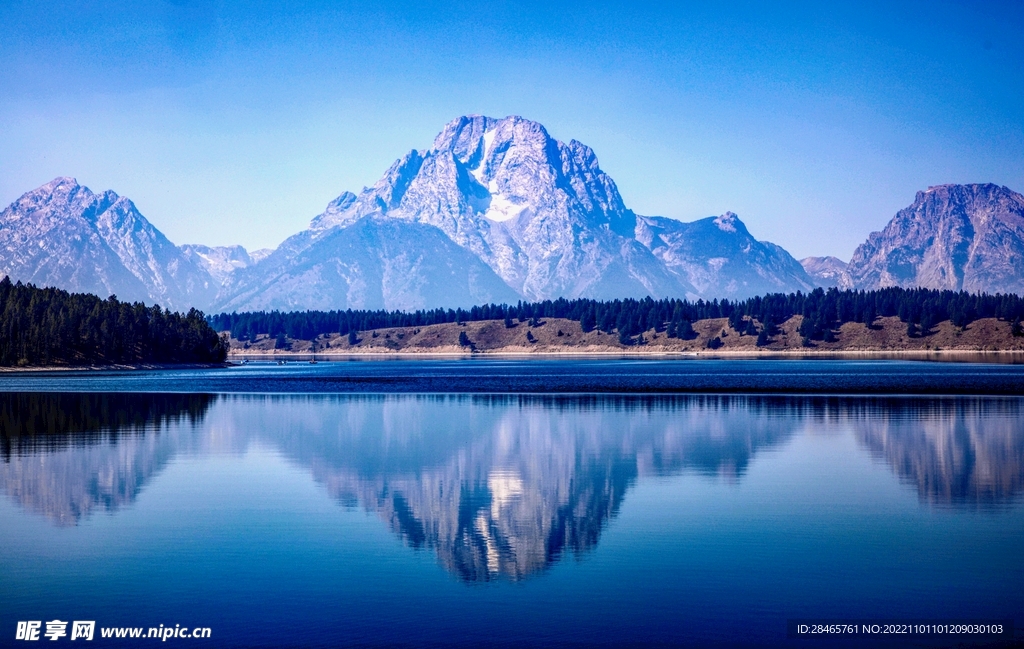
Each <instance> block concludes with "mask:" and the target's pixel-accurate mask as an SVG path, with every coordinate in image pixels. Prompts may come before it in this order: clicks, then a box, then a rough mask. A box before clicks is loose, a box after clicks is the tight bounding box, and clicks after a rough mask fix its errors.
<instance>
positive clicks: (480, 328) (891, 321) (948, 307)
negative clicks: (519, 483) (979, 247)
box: [209, 288, 1024, 354]
mask: <svg viewBox="0 0 1024 649" xmlns="http://www.w3.org/2000/svg"><path fill="white" fill-rule="evenodd" d="M1022 316H1024V300H1022V299H1021V298H1020V297H1019V296H1017V295H1015V294H997V295H988V294H984V293H967V292H964V291H959V292H955V291H938V290H928V289H903V288H886V289H879V290H874V291H854V290H845V291H841V290H838V289H830V290H828V291H825V290H823V289H816V290H814V291H811V292H809V293H800V292H797V293H790V294H781V293H776V294H770V295H765V296H761V297H753V298H749V299H746V300H740V301H729V300H711V301H705V300H697V301H694V302H691V301H688V300H679V299H661V300H654V299H651V298H644V299H640V300H636V299H625V300H613V301H598V300H591V299H574V300H566V299H558V300H546V301H543V302H519V303H517V304H515V305H508V304H489V305H482V306H477V307H473V308H471V309H454V310H452V309H447V310H446V309H432V310H420V311H414V312H404V311H368V310H346V311H296V312H279V311H270V312H266V311H260V312H247V313H230V314H219V315H215V316H211V317H210V318H209V321H210V324H211V325H212V326H213V327H214V328H215V329H216V330H218V331H222V332H225V334H226V335H229V336H230V343H231V352H232V353H239V354H244V353H276V352H288V351H292V352H306V353H308V352H327V351H330V352H345V351H353V352H355V351H359V352H387V351H439V352H450V351H509V352H518V351H541V350H544V351H612V350H622V349H633V350H635V351H641V349H643V350H645V351H666V352H671V351H695V350H698V349H710V350H713V351H714V350H718V349H723V350H724V351H728V350H730V349H736V350H740V351H742V350H747V349H748V348H749V350H762V351H772V350H776V351H778V350H792V349H799V350H811V349H820V350H823V351H860V350H864V351H876V350H891V351H900V350H937V349H938V350H941V349H946V350H957V349H960V350H988V351H1002V350H1024V327H1022V325H1021V318H1022ZM548 323H551V325H552V326H550V327H548V328H545V325H546V324H548ZM548 329H550V331H548ZM549 333H550V334H551V335H548V334H549ZM378 339H379V340H378Z"/></svg>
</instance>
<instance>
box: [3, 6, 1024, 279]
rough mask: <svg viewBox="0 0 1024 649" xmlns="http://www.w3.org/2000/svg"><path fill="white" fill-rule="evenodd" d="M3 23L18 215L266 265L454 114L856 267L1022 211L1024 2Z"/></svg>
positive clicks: (365, 11) (6, 164) (346, 12)
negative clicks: (979, 195)
mask: <svg viewBox="0 0 1024 649" xmlns="http://www.w3.org/2000/svg"><path fill="white" fill-rule="evenodd" d="M828 4H830V3H806V4H802V3H793V4H780V3H764V2H752V3H743V2H735V1H734V2H723V3H712V2H701V3H693V4H689V3H679V2H674V3H664V4H659V3H650V2H648V3H622V4H601V3H571V4H567V3H558V2H553V1H550V0H549V1H547V2H537V3H529V2H515V3H513V2H486V3H466V2H461V3H439V2H430V1H420V2H415V3H398V2H387V1H376V2H350V3H314V2H310V3H280V2H267V3H258V2H256V3H244V4H243V3H238V4H235V3H230V2H198V1H191V0H177V1H175V2H161V1H159V0H157V1H155V2H139V3H132V2H118V3H104V2H89V3H69V4H62V3H59V2H57V3H52V4H44V3H35V2H21V1H17V0H14V1H11V0H4V1H3V2H0V24H2V25H4V28H3V30H2V31H0V169H2V173H0V202H2V203H3V204H5V205H6V204H7V203H9V202H11V201H13V200H14V199H16V198H17V197H18V196H19V195H21V194H22V193H23V192H25V191H28V190H30V189H32V188H34V187H36V186H38V185H40V184H42V183H44V182H46V181H48V180H50V179H51V178H53V177H55V176H58V175H68V176H75V177H76V178H78V180H79V182H81V183H83V184H85V185H88V186H89V187H91V188H92V189H93V190H94V191H98V190H102V189H108V188H109V189H114V190H115V191H117V192H118V193H119V194H122V195H125V196H128V197H130V198H131V199H132V200H134V201H135V203H136V204H137V205H138V207H139V209H140V210H141V211H142V213H143V214H145V215H146V216H147V218H149V219H150V220H151V221H152V222H153V223H154V224H155V225H156V226H157V227H159V228H160V229H161V230H162V231H163V232H164V233H165V234H167V236H168V237H169V238H170V239H171V240H172V241H174V242H175V243H194V242H199V243H207V244H211V245H224V244H230V243H241V244H243V245H245V246H246V247H248V248H250V249H252V248H259V247H272V246H275V245H277V244H278V243H279V242H280V241H281V240H282V239H284V238H285V237H286V236H288V235H290V234H293V233H294V232H296V231H298V230H300V229H302V228H304V227H306V225H307V224H308V222H309V220H310V218H312V217H313V216H314V215H316V214H318V213H319V212H320V211H322V210H323V207H324V206H325V205H326V203H327V202H328V201H329V200H331V199H332V198H334V197H335V196H337V195H338V194H340V193H341V192H342V191H344V190H353V191H358V190H359V189H360V188H361V187H363V186H365V185H371V184H373V183H374V182H375V181H376V180H377V179H378V178H379V177H380V176H381V175H382V174H383V172H384V171H385V170H386V169H387V167H388V166H389V165H390V164H391V163H392V162H393V161H394V160H395V159H396V158H398V157H399V156H401V155H402V154H403V153H405V152H406V151H408V150H409V149H413V148H427V147H429V145H430V143H431V141H432V140H433V137H434V135H435V134H436V133H437V132H438V131H439V130H440V129H441V127H442V126H443V125H444V124H445V123H446V122H447V121H449V120H451V119H452V118H454V117H457V116H459V115H463V114H470V113H481V114H486V115H492V116H497V117H501V116H505V115H510V114H518V115H522V116H524V117H527V118H530V119H534V120H536V121H539V122H541V123H542V124H544V125H545V126H546V127H547V128H548V130H549V132H550V133H551V134H552V135H553V136H554V137H557V138H559V139H562V140H569V139H571V138H575V139H578V140H580V141H582V142H585V143H587V144H589V145H590V146H592V147H593V148H594V150H595V151H596V152H597V155H598V158H599V160H600V162H601V166H602V167H603V168H604V170H605V171H607V172H608V173H609V174H610V175H611V176H612V178H614V179H615V180H616V182H617V183H618V185H619V189H620V191H621V193H622V195H623V197H624V198H625V200H626V204H627V205H628V206H630V207H631V208H633V209H634V210H636V211H637V212H639V213H641V214H651V215H664V216H671V217H675V218H680V219H683V220H692V219H696V218H701V217H704V216H709V215H713V214H720V213H722V212H724V211H726V210H732V211H734V212H736V213H738V214H739V215H740V217H741V218H742V219H743V220H744V221H745V222H746V223H747V225H748V227H749V228H750V230H751V231H752V232H753V233H754V235H755V236H757V237H758V238H761V239H768V240H771V241H775V242H776V243H779V244H781V245H783V246H784V247H786V248H787V249H788V250H790V252H792V253H793V254H794V255H795V256H797V257H798V258H799V257H803V256H806V255H811V254H834V255H837V256H839V257H842V258H844V259H848V258H849V256H850V254H851V253H852V252H853V249H854V248H855V247H856V245H857V244H858V243H860V242H861V241H863V240H864V239H865V238H866V236H867V234H868V233H869V232H870V231H871V230H877V229H879V228H881V227H882V226H884V224H885V223H886V222H887V221H888V220H889V218H891V217H892V215H893V214H894V213H895V212H896V211H897V210H898V209H900V208H901V207H904V206H906V205H908V204H909V203H910V202H911V201H912V200H913V198H914V194H915V192H916V191H918V190H920V189H924V188H926V187H927V186H929V185H934V184H940V183H947V182H995V183H999V184H1003V185H1007V186H1009V187H1011V188H1013V189H1015V190H1017V191H1024V38H1022V37H1021V34H1022V33H1024V3H1022V2H1019V1H1017V2H1009V3H1005V4H1000V3H997V2H986V3H981V2H978V3H945V2H927V3H899V2H892V1H889V2H882V3H877V4H872V3H868V2H857V3H850V4H848V5H845V6H839V5H837V6H826V5H828Z"/></svg>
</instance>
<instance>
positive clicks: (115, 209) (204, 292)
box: [0, 178, 217, 310]
mask: <svg viewBox="0 0 1024 649" xmlns="http://www.w3.org/2000/svg"><path fill="white" fill-rule="evenodd" d="M0 275H8V276H9V277H10V278H11V279H12V280H14V281H18V280H20V281H24V282H32V283H34V284H36V285H39V286H55V287H58V288H63V289H66V290H70V291H77V292H88V293H95V294H97V295H100V296H103V297H106V296H109V295H111V294H116V295H117V296H118V297H119V298H120V299H122V300H128V301H142V302H146V303H149V304H153V303H158V304H160V305H161V306H164V307H167V308H172V309H179V310H180V309H188V308H189V307H191V306H198V307H200V308H203V307H206V306H208V305H209V304H210V303H211V302H212V300H213V297H214V296H215V295H216V292H217V283H216V282H215V281H214V280H213V278H211V277H210V275H209V274H208V273H207V272H206V271H205V270H203V268H201V267H199V266H197V265H196V264H195V263H193V262H192V261H191V260H189V259H188V258H186V257H185V256H184V255H183V254H182V252H181V251H180V250H179V249H178V248H177V247H176V246H175V245H174V244H172V243H171V242H170V241H168V240H167V237H165V236H164V235H163V234H162V233H161V232H160V231H159V230H157V229H156V228H154V227H153V226H152V225H151V224H150V222H149V221H147V220H146V218H145V217H144V216H142V214H140V213H139V211H138V210H137V209H136V208H135V205H134V204H133V203H132V202H131V201H130V200H128V199H127V198H124V197H123V196H118V195H117V194H115V193H114V192H112V191H106V192H103V193H102V194H94V193H92V192H91V191H89V189H88V188H87V187H83V186H81V185H79V184H78V183H77V182H76V181H75V179H74V178H55V179H54V180H52V181H50V182H48V183H47V184H45V185H43V186H42V187H39V188H38V189H35V190H33V191H31V192H28V193H27V194H24V195H23V196H22V197H21V198H19V199H18V200H17V201H15V202H14V203H12V204H11V205H10V206H9V207H8V208H7V209H5V210H4V211H3V212H2V213H0Z"/></svg>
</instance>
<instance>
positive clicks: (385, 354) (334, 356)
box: [227, 349, 1024, 364]
mask: <svg viewBox="0 0 1024 649" xmlns="http://www.w3.org/2000/svg"><path fill="white" fill-rule="evenodd" d="M431 356H432V357H439V358H467V359H468V358H482V357H496V358H521V359H528V358H534V357H537V356H543V357H550V358H623V359H626V358H655V359H658V358H662V359H673V358H699V359H707V360H711V359H719V360H731V359H737V360H738V359H744V358H775V359H822V360H827V359H836V360H839V359H843V358H851V359H852V358H875V359H879V360H884V359H887V358H894V359H895V358H934V357H958V356H978V357H993V358H1020V359H1021V361H1022V362H1024V351H1020V350H1012V349H1010V350H966V349H942V350H919V349H908V350H904V351H899V350H876V349H857V350H853V349H847V350H813V349H811V350H806V351H798V350H767V351H763V352H759V351H705V352H691V351H664V350H651V351H625V350H615V349H610V350H607V351H599V350H583V351H561V350H542V351H541V350H538V351H533V350H522V351H519V350H508V351H506V350H480V351H470V352H465V351H455V350H451V351H448V350H427V349H404V350H381V351H342V350H339V351H321V352H315V353H313V352H308V351H280V350H275V351H272V352H254V353H250V352H248V351H245V352H235V351H232V352H231V353H230V354H228V361H227V362H228V364H237V363H238V361H241V360H260V361H268V362H269V361H275V360H286V361H287V360H292V359H295V360H296V361H297V360H303V361H306V360H312V359H315V360H317V362H320V361H321V360H323V361H324V362H338V361H342V360H344V359H347V358H358V359H367V358H409V357H413V358H420V357H431Z"/></svg>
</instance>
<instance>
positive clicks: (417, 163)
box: [221, 115, 814, 310]
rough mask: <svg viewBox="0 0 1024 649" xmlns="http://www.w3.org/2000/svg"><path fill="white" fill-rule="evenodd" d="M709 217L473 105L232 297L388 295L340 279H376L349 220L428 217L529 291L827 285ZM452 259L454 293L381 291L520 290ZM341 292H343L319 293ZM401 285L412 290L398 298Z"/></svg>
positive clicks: (356, 300)
mask: <svg viewBox="0 0 1024 649" xmlns="http://www.w3.org/2000/svg"><path fill="white" fill-rule="evenodd" d="M705 221H708V223H704V222H703V221H701V222H697V223H696V224H683V223H680V222H678V221H674V220H672V219H665V218H660V217H642V216H638V215H636V214H635V213H634V212H632V211H631V210H629V209H628V208H627V207H626V206H625V204H624V202H623V200H622V197H621V196H620V195H619V192H618V189H617V187H616V185H615V182H614V181H613V180H612V179H611V178H610V177H609V176H608V175H607V174H605V173H604V172H603V171H602V170H601V168H600V167H599V166H598V162H597V157H596V156H595V155H594V152H593V151H592V150H591V149H590V148H589V147H587V146H586V145H584V144H582V143H580V142H577V141H576V140H571V141H570V142H569V143H568V144H565V143H563V142H561V141H558V140H556V139H554V138H552V137H551V136H550V135H549V134H548V132H547V131H546V130H545V128H544V127H543V126H542V125H540V124H538V123H536V122H531V121H529V120H526V119H523V118H521V117H515V116H513V117H506V118H504V119H494V118H490V117H483V116H479V115H474V116H468V117H460V118H458V119H456V120H453V121H452V122H450V123H449V124H448V125H446V126H445V128H444V129H443V130H442V131H441V133H440V134H439V135H438V136H437V137H436V138H435V140H434V143H433V146H432V147H431V148H430V149H427V150H423V151H419V150H414V151H410V152H409V153H407V154H406V155H405V156H403V157H402V158H400V159H399V160H397V161H396V162H395V163H394V164H393V165H392V166H391V168H390V169H389V170H388V171H387V172H386V173H385V174H384V176H383V177H382V178H381V179H380V180H379V181H378V182H377V183H376V184H375V185H374V186H373V187H370V188H367V189H364V190H363V191H362V192H361V193H360V194H359V195H356V194H353V193H351V192H344V193H342V194H341V195H340V196H339V197H338V198H337V199H335V200H334V201H331V203H330V204H329V205H328V206H327V209H326V210H325V211H324V212H323V213H322V214H320V215H319V216H317V217H316V218H314V219H313V221H312V223H311V224H310V227H309V229H308V230H306V231H304V232H301V233H299V234H297V235H295V236H293V237H291V238H289V239H288V240H286V241H285V242H284V243H283V244H282V245H281V246H280V247H279V248H278V249H277V250H276V251H275V252H274V253H273V254H272V255H270V256H269V257H268V258H267V259H266V260H264V261H263V262H261V263H259V264H257V265H255V266H254V267H252V268H250V269H246V270H245V271H243V272H239V273H237V274H236V275H235V277H234V281H233V282H231V284H230V285H229V286H228V287H227V289H226V291H225V293H224V299H223V300H222V301H221V304H222V306H223V308H224V309H227V310H236V309H238V310H242V309H252V308H303V307H302V305H306V304H312V303H313V302H315V303H317V304H321V303H323V302H328V301H329V302H331V303H333V304H337V305H339V306H350V307H352V308H358V307H361V306H363V305H364V304H365V305H367V306H366V307H363V308H368V307H369V305H370V304H373V305H374V306H375V305H376V304H377V302H376V301H371V302H365V301H363V300H365V299H369V298H368V297H366V298H364V297H360V296H361V295H362V296H370V295H371V293H369V292H365V291H364V292H362V293H359V292H358V291H357V292H356V293H352V292H351V291H349V290H347V289H345V290H341V289H339V288H338V286H339V282H340V284H345V285H347V284H350V283H352V282H355V284H360V282H363V281H365V279H359V278H355V275H352V273H353V272H355V270H354V269H351V268H349V269H342V266H345V264H346V263H347V262H346V259H345V257H344V256H343V255H342V253H341V250H340V249H335V246H338V245H341V243H342V242H344V241H347V239H346V238H345V237H339V236H338V235H337V232H338V231H339V230H345V229H347V228H358V229H359V231H360V232H362V233H363V235H361V236H364V237H366V238H368V240H369V239H380V240H383V238H382V237H380V236H378V235H371V234H370V232H371V231H373V230H376V229H378V228H381V227H384V226H385V225H386V226H387V227H388V228H390V233H391V235H392V236H400V237H404V238H405V239H406V240H407V241H414V240H416V235H414V234H413V232H414V231H415V232H419V233H426V232H429V231H430V230H425V229H423V226H426V227H429V228H433V229H435V230H438V231H440V233H442V234H443V235H444V237H445V238H447V239H448V240H449V241H450V242H452V243H453V244H455V245H456V246H457V247H458V248H461V249H462V250H463V251H466V252H468V253H469V254H470V255H471V256H472V257H474V258H476V259H478V260H479V261H480V262H482V263H483V264H484V265H485V266H486V267H487V268H488V269H490V271H491V273H493V274H494V275H495V276H496V277H497V278H499V279H500V281H501V282H502V283H503V284H505V285H506V286H507V287H509V288H510V289H511V291H512V292H513V293H512V295H514V297H515V298H516V299H519V298H525V299H529V300H542V299H554V298H558V297H569V298H572V297H592V298H603V299H612V298H622V297H638V296H646V295H651V296H654V297H667V296H672V297H689V298H698V297H707V298H711V297H746V296H749V295H754V294H758V293H762V292H765V291H768V290H771V291H795V290H806V289H808V288H811V287H813V286H814V284H813V282H812V281H811V279H810V278H809V277H808V276H807V274H806V273H805V272H804V270H803V268H802V267H801V266H800V265H799V263H797V262H796V260H794V259H793V258H792V257H791V256H790V255H789V254H788V253H786V252H785V251H784V250H782V249H781V248H779V247H778V246H775V245H774V244H769V243H763V242H759V241H757V240H755V239H754V238H753V237H751V236H750V234H749V233H748V232H747V230H746V228H745V227H744V226H743V224H742V223H741V222H740V221H739V219H738V218H737V217H736V216H735V215H732V214H728V215H724V216H722V217H718V219H707V220H705ZM712 222H713V223H712ZM702 224H703V225H702ZM412 226H420V227H418V228H415V227H412ZM346 245H347V244H346ZM434 245H437V244H434ZM398 252H399V250H398V249H393V250H392V251H391V252H389V253H387V254H385V255H383V256H380V257H379V259H380V262H379V263H380V264H385V263H389V262H387V260H389V259H392V258H393V257H392V256H393V255H394V254H397V253H398ZM424 253H425V254H427V255H429V251H428V250H426V249H424ZM346 254H347V253H346ZM445 254H448V253H447V252H446V253H445ZM314 259H315V260H317V261H316V262H315V263H313V264H312V265H310V264H311V261H310V260H314ZM414 266H415V265H412V266H409V268H410V269H412V268H414ZM360 269H361V267H360ZM453 270H454V267H452V268H450V269H448V270H445V271H444V274H445V279H444V280H440V279H434V278H432V277H431V278H428V279H427V281H426V282H425V284H426V285H443V284H447V285H448V286H449V289H448V291H449V292H448V293H447V294H431V295H429V296H427V295H426V294H423V295H420V294H417V293H416V292H415V291H413V292H412V293H410V292H409V291H408V290H401V291H397V292H395V291H392V290H391V289H390V288H389V287H388V286H383V287H382V289H381V290H380V291H378V292H376V293H373V294H374V295H378V296H380V298H381V299H383V301H384V306H385V307H386V308H406V305H409V304H417V305H419V304H423V305H426V306H460V305H465V304H473V303H478V302H479V301H480V297H481V296H482V295H483V294H484V293H487V294H491V295H498V294H507V293H506V292H505V291H503V290H498V289H497V288H495V287H494V282H493V280H492V279H491V278H490V277H489V275H488V274H487V273H484V272H483V271H482V270H480V269H476V270H473V271H472V273H471V274H473V275H474V276H475V277H476V278H477V279H476V280H472V281H471V280H470V278H468V277H464V276H462V275H459V277H458V278H457V279H453V278H454V277H455V276H454V275H452V274H451V271H453ZM359 272H362V271H361V270H359ZM371 275H372V273H371ZM350 276H351V277H350ZM373 276H374V277H376V275H373ZM300 277H301V279H298V278H300ZM360 277H363V276H360ZM366 277H369V275H367V276H366ZM353 278H354V279H353ZM282 283H294V284H296V285H299V284H301V286H302V287H303V289H302V290H303V291H304V292H305V293H306V294H307V295H306V296H305V297H301V298H300V297H298V296H296V295H295V294H293V293H291V294H289V295H285V294H284V292H283V291H282V288H281V286H282ZM474 286H476V287H477V288H476V289H474V288H472V287H474ZM481 287H487V288H486V289H484V288H481ZM474 291H475V292H474ZM481 291H482V292H481ZM331 292H333V293H334V295H335V297H334V298H332V300H321V299H318V298H316V297H315V296H322V295H325V294H327V293H331ZM395 294H401V295H402V296H403V297H402V299H401V300H397V299H396V298H393V297H390V298H389V297H388V296H389V295H395ZM437 299H440V300H442V301H441V302H436V301H435V300H437ZM373 300H377V298H376V297H374V298H373Z"/></svg>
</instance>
